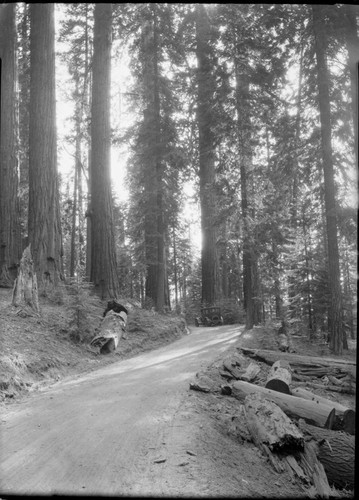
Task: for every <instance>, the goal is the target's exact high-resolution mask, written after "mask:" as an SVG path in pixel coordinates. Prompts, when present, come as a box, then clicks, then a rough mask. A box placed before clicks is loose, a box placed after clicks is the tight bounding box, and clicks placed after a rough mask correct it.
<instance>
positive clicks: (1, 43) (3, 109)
mask: <svg viewBox="0 0 359 500" xmlns="http://www.w3.org/2000/svg"><path fill="white" fill-rule="evenodd" d="M15 40H16V30H15V4H7V5H3V6H1V7H0V75H1V103H0V131H1V134H0V286H4V285H5V286H11V284H12V281H13V279H14V278H15V277H16V269H17V265H18V263H19V259H20V251H21V248H20V245H21V240H20V224H19V206H18V196H17V188H18V180H17V179H18V176H17V154H16V115H15V109H16V108H15V81H16V78H15V77H16V58H15Z"/></svg>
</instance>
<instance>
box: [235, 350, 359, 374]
mask: <svg viewBox="0 0 359 500" xmlns="http://www.w3.org/2000/svg"><path fill="white" fill-rule="evenodd" d="M237 349H239V350H240V351H242V353H243V354H244V355H246V356H249V357H251V358H253V359H255V360H257V361H263V362H265V363H267V364H268V365H272V364H273V363H275V362H276V361H277V360H278V359H284V360H286V361H288V363H289V364H290V366H291V367H292V368H293V369H294V368H304V369H305V367H307V369H308V367H309V368H310V369H313V368H323V367H328V368H337V369H338V370H339V371H342V372H344V373H351V374H352V375H355V368H356V362H355V361H348V360H345V359H335V358H321V357H317V356H303V355H300V354H294V353H283V352H278V351H270V350H266V349H247V348H244V347H238V348H237Z"/></svg>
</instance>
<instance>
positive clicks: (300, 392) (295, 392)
mask: <svg viewBox="0 0 359 500" xmlns="http://www.w3.org/2000/svg"><path fill="white" fill-rule="evenodd" d="M292 396H296V397H298V398H303V399H307V400H308V401H314V402H316V403H323V404H326V405H328V406H332V407H333V408H335V409H336V410H339V411H340V412H342V413H343V414H344V412H345V411H346V410H348V409H349V408H348V407H347V406H343V405H341V404H340V403H337V402H336V401H331V400H330V399H327V398H323V397H322V396H318V395H317V394H314V393H313V392H311V391H307V390H306V389H303V388H302V387H296V388H295V389H292Z"/></svg>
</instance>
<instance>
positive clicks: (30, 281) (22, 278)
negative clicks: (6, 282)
mask: <svg viewBox="0 0 359 500" xmlns="http://www.w3.org/2000/svg"><path fill="white" fill-rule="evenodd" d="M12 305H13V306H15V307H22V308H23V309H24V310H25V312H26V313H29V314H31V312H35V313H37V314H38V313H39V312H40V308H39V296H38V289H37V277H36V274H35V272H34V264H33V260H32V256H31V245H29V246H28V247H26V248H25V250H24V252H23V254H22V258H21V261H20V267H19V272H18V276H17V278H16V280H15V283H14V289H13V296H12Z"/></svg>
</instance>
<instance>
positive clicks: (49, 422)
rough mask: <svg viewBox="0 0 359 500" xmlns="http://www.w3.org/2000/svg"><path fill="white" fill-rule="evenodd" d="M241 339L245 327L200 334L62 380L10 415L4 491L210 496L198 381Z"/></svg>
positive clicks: (0, 479)
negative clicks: (195, 393) (194, 397)
mask: <svg viewBox="0 0 359 500" xmlns="http://www.w3.org/2000/svg"><path fill="white" fill-rule="evenodd" d="M240 332H241V330H240V328H239V327H238V326H235V327H234V326H233V327H216V328H197V329H193V330H192V333H191V334H190V335H188V336H186V337H183V338H182V339H180V340H178V341H176V342H174V343H173V344H170V345H168V346H165V347H162V348H160V349H157V350H155V351H151V352H148V353H146V354H142V355H140V356H136V357H135V358H132V359H129V360H126V361H122V362H119V363H114V364H113V365H111V366H108V367H106V368H103V369H100V370H97V371H95V372H92V373H90V374H87V375H86V376H81V377H78V378H76V379H75V380H65V381H62V382H59V383H58V384H56V385H54V386H53V387H51V388H48V389H46V390H44V391H43V392H41V393H39V394H34V395H32V396H31V397H29V398H27V399H26V400H23V401H21V402H19V403H18V404H16V405H14V406H12V407H11V408H10V409H6V410H5V411H4V412H3V414H2V417H1V451H0V454H1V466H0V491H1V493H17V494H23V493H27V494H29V493H31V494H39V493H40V494H41V493H45V494H54V493H58V494H76V493H77V494H78V493H82V494H93V493H96V494H124V495H125V494H133V495H145V494H147V495H148V494H151V495H167V494H170V495H181V494H192V493H197V494H203V495H205V494H206V493H207V494H208V493H210V492H211V491H208V490H209V489H210V485H209V484H207V482H206V481H207V479H206V478H207V474H206V472H205V471H206V464H205V462H208V461H209V462H210V461H211V460H213V457H204V456H199V455H198V452H199V450H198V449H197V448H196V443H197V437H198V436H197V434H198V433H199V432H200V431H203V422H201V421H200V415H198V414H197V413H196V412H195V414H193V411H191V410H190V409H189V407H190V405H188V399H189V397H188V384H189V380H190V379H191V378H192V377H193V376H194V375H195V373H196V372H197V371H199V370H200V369H201V367H202V366H205V365H207V364H208V363H209V362H210V361H211V360H213V359H214V358H215V357H216V356H217V355H218V354H219V353H220V352H221V351H223V350H225V349H227V348H228V347H229V346H230V344H231V343H233V342H235V341H236V340H237V339H238V337H239V335H240ZM196 417H198V418H196ZM212 465H213V464H212ZM212 468H213V467H212ZM226 480H227V479H226V478H225V477H223V483H224V482H225V481H226ZM219 489H220V487H219ZM221 491H223V489H222V490H221ZM217 493H218V491H217ZM233 493H234V492H233ZM213 494H216V493H215V492H213Z"/></svg>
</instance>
